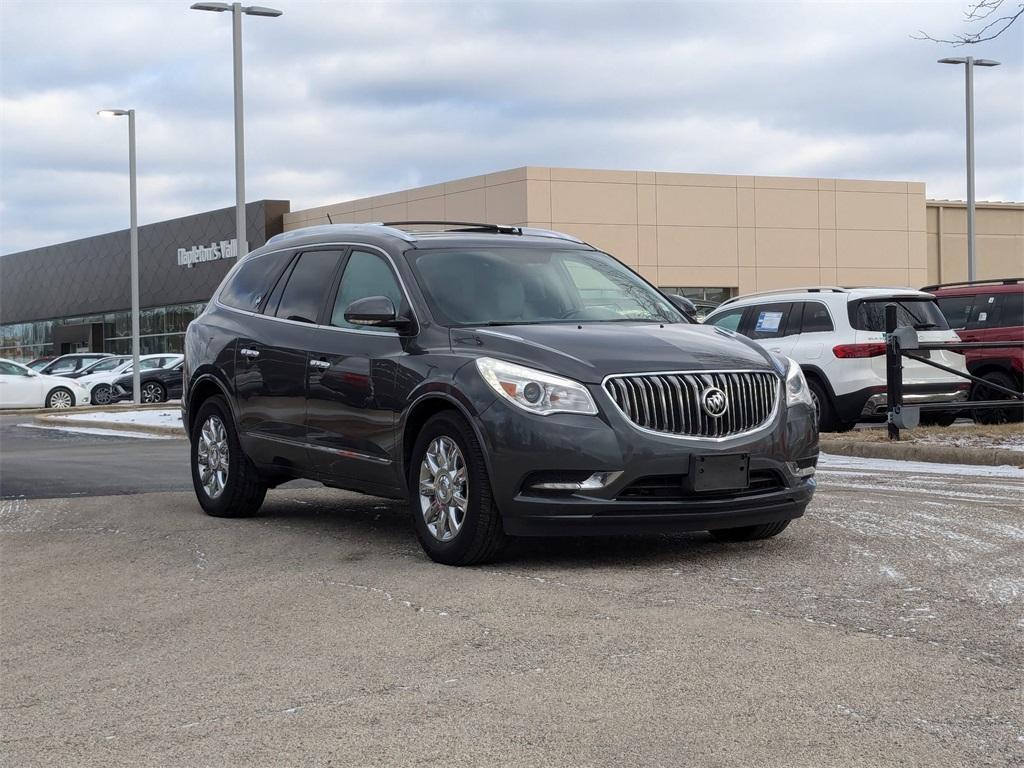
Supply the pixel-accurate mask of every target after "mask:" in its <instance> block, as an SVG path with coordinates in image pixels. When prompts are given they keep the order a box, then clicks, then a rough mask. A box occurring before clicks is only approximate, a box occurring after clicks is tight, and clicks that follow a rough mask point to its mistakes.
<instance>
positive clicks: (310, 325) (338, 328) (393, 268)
mask: <svg viewBox="0 0 1024 768" xmlns="http://www.w3.org/2000/svg"><path fill="white" fill-rule="evenodd" d="M322 247H324V248H329V247H342V248H367V249H372V250H374V251H377V252H379V253H380V254H381V255H382V256H383V257H384V258H385V260H386V261H387V263H388V264H390V265H391V271H392V272H393V273H394V275H395V278H396V279H397V280H398V287H399V288H401V289H402V295H403V296H404V297H405V302H406V303H407V304H408V305H409V311H410V312H412V318H413V322H415V323H416V327H417V328H419V327H420V325H421V323H420V319H419V317H418V316H417V314H416V305H415V304H413V303H412V299H411V298H410V296H409V289H408V288H407V287H406V285H405V281H404V280H403V279H402V273H401V272H400V271H399V270H398V264H397V263H396V262H395V260H394V259H393V258H391V254H390V253H388V252H387V251H385V250H384V249H383V248H381V247H380V246H377V245H371V244H369V243H310V244H309V245H307V246H306V249H307V250H312V249H314V248H322ZM282 251H298V252H300V253H301V252H302V248H296V247H295V246H294V245H293V246H289V247H287V248H276V249H274V250H273V251H266V252H265V253H261V254H259V255H257V256H256V258H257V259H261V258H263V257H264V256H269V255H271V254H272V253H281V252H282ZM243 263H245V260H244V259H243V260H242V261H240V262H238V266H239V268H240V267H241V265H242V264H243ZM346 267H347V265H346ZM233 271H234V270H232V272H233ZM230 275H231V273H228V276H230ZM227 282H228V281H227V278H226V277H225V279H224V281H223V282H222V283H221V284H220V286H219V287H218V288H217V292H216V293H215V294H214V295H213V299H212V301H213V303H214V304H216V305H217V306H218V307H219V308H220V309H226V310H228V311H229V312H237V313H239V314H241V315H250V316H252V317H262V318H263V319H265V320H273V321H275V322H278V323H291V324H292V325H299V326H302V327H303V328H321V329H324V330H328V331H341V332H343V333H361V334H368V335H370V336H377V337H387V336H395V337H397V336H398V335H399V333H398V331H396V330H395V329H394V328H385V329H384V330H383V331H365V330H363V329H361V328H342V327H341V326H338V325H320V324H319V323H302V322H299V321H298V320H288V319H287V318H284V317H274V316H273V315H264V314H263V313H262V312H253V311H251V310H248V309H238V308H237V307H229V306H228V305H227V304H224V303H222V302H221V300H220V292H221V290H222V289H223V288H224V286H225V285H227ZM339 287H340V285H339Z"/></svg>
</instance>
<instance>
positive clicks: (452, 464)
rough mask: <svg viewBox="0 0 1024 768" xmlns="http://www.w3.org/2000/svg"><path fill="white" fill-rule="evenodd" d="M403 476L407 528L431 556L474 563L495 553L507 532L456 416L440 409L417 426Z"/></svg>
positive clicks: (473, 445) (467, 431)
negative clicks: (410, 526)
mask: <svg viewBox="0 0 1024 768" xmlns="http://www.w3.org/2000/svg"><path fill="white" fill-rule="evenodd" d="M428 453H429V454H430V456H429V457H428ZM407 481H408V483H409V509H410V512H411V514H412V519H413V527H414V529H415V530H416V536H417V538H418V539H419V540H420V545H421V546H422V547H423V550H424V551H425V552H426V553H427V555H428V556H429V557H430V559H431V560H433V561H435V562H437V563H443V564H444V565H474V564H476V563H484V562H487V561H489V560H493V559H494V558H495V557H497V556H498V554H499V553H500V552H501V550H502V549H503V547H504V546H505V543H506V541H507V537H506V536H505V531H504V529H503V528H502V525H501V514H500V513H499V512H498V508H497V506H496V505H495V503H494V498H493V497H492V495H491V483H490V479H489V478H488V476H487V465H486V464H485V463H484V454H483V450H482V449H481V448H480V443H479V442H478V441H477V439H476V435H475V434H474V433H473V430H472V429H471V428H470V426H469V424H467V423H466V420H465V419H463V418H462V416H460V415H459V414H457V413H454V412H451V411H445V412H442V413H439V414H437V415H436V416H433V417H431V418H430V419H429V420H428V421H427V423H426V424H424V425H423V429H421V430H420V433H419V435H418V436H417V437H416V443H415V445H414V446H413V450H412V455H411V458H410V461H409V467H408V477H407ZM463 507H464V509H463Z"/></svg>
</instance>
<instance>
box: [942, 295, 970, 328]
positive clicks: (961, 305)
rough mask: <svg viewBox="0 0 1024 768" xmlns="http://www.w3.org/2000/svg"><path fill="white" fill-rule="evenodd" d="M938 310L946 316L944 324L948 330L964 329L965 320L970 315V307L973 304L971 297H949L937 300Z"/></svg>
mask: <svg viewBox="0 0 1024 768" xmlns="http://www.w3.org/2000/svg"><path fill="white" fill-rule="evenodd" d="M938 302H939V309H941V310H942V314H943V315H945V316H946V322H947V323H949V327H950V328H965V327H966V326H967V318H968V317H969V316H970V314H971V306H972V305H973V304H974V297H973V296H950V297H949V298H945V299H944V298H939V299H938Z"/></svg>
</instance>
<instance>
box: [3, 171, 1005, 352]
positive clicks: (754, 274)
mask: <svg viewBox="0 0 1024 768" xmlns="http://www.w3.org/2000/svg"><path fill="white" fill-rule="evenodd" d="M410 220H413V221H421V220H443V221H469V222H488V223H501V224H518V225H525V226H533V227H542V228H546V229H556V230H560V231H563V232H568V233H571V234H573V235H576V236H578V237H580V238H582V239H583V240H586V241H587V242H589V243H591V244H593V245H595V246H596V247H599V248H601V249H603V250H605V251H607V252H609V253H611V254H612V255H614V256H616V257H617V258H619V259H620V260H621V261H623V262H624V263H625V264H627V265H629V266H630V267H632V268H633V269H635V270H637V271H638V272H640V273H641V274H642V275H643V276H644V277H646V278H647V279H648V280H650V281H651V282H652V283H654V284H655V285H658V286H659V287H661V288H663V289H666V290H668V291H673V292H678V293H683V294H686V295H689V296H691V297H694V298H703V299H709V300H713V301H720V300H722V299H724V298H726V297H728V296H734V295H737V294H743V293H750V292H752V291H763V290H771V289H776V288H786V287H796V286H809V285H840V286H851V287H852V286H864V285H885V286H906V287H920V286H922V285H925V284H929V283H936V282H950V281H955V280H963V279H965V278H966V274H967V255H966V254H967V245H966V244H967V235H966V231H967V227H966V209H965V205H964V203H962V202H957V201H945V200H928V199H927V198H926V191H925V185H924V184H923V183H921V182H915V181H858V180H848V179H818V178H793V177H769V176H727V175H708V174H690V173H662V172H655V171H600V170H585V169H570V168H546V167H532V166H531V167H523V168H516V169H513V170H508V171H501V172H498V173H490V174H485V175H481V176H474V177H471V178H466V179H459V180H456V181H449V182H444V183H440V184H434V185H430V186H426V187H419V188H415V189H407V190H402V191H398V192H392V193H389V194H384V195H378V196H375V197H369V198H363V199H360V200H350V201H344V202H336V203H330V204H327V205H323V206H319V207H316V208H310V209H306V210H298V211H291V210H290V206H289V203H288V201H285V200H262V201H259V202H255V203H250V204H249V205H248V218H247V221H248V232H247V235H248V241H249V245H250V247H251V248H256V247H259V246H260V245H262V244H263V243H264V242H266V240H267V239H268V238H270V237H272V236H273V235H274V234H277V233H278V232H281V231H287V230H293V229H298V228H300V227H306V226H312V225H316V224H328V223H332V222H333V223H335V224H338V223H352V222H367V221H410ZM976 241H977V253H978V276H979V277H982V278H985V277H1011V276H1012V277H1018V276H1022V275H1024V204H1021V203H989V202H981V203H978V205H977V223H976ZM234 243H235V241H234V209H231V208H225V209H222V210H218V211H211V212H208V213H201V214H197V215H195V216H187V217H184V218H180V219H174V220H172V221H165V222H160V223H155V224H149V225H145V226H142V227H140V228H139V257H140V276H141V306H142V308H143V310H142V318H141V323H142V326H141V327H142V351H143V353H147V352H162V351H177V350H180V349H181V344H182V335H183V333H184V330H185V327H186V326H187V325H188V322H189V321H190V320H191V319H192V318H193V317H194V316H195V315H196V314H197V313H198V312H200V311H201V310H202V307H203V306H204V304H205V302H206V301H207V300H208V299H209V297H210V295H211V294H212V292H213V290H214V289H215V288H216V286H217V284H218V283H219V282H220V280H221V278H222V277H223V276H224V274H226V272H227V270H228V269H230V267H231V265H232V264H233V263H234V261H235V259H236V258H237V254H236V253H235V252H234V249H235V245H234ZM128 265H129V256H128V232H127V230H123V231H120V232H113V233H109V234H106V235H98V236H96V237H90V238H85V239H83V240H76V241H73V242H69V243H63V244H60V245H51V246H47V247H43V248H37V249H33V250H30V251H22V252H20V253H12V254H7V255H5V256H0V357H13V358H16V359H27V358H31V357H36V356H40V355H44V354H60V353H63V352H68V351H78V350H104V351H108V352H117V353H122V352H128V351H129V349H130V328H131V323H130V317H129V312H128V308H129V306H130V285H129V267H128Z"/></svg>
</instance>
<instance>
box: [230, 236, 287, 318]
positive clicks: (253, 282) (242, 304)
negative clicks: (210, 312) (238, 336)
mask: <svg viewBox="0 0 1024 768" xmlns="http://www.w3.org/2000/svg"><path fill="white" fill-rule="evenodd" d="M289 259H291V254H290V253H288V252H285V251H280V252H278V253H268V254H266V255H265V256H259V257H257V258H255V259H246V260H245V261H243V262H242V263H241V264H240V265H239V266H238V269H237V270H236V271H235V273H234V274H233V275H232V276H231V279H230V280H229V281H228V284H227V285H225V286H224V288H223V290H221V292H220V301H221V303H223V304H226V305H227V306H229V307H234V308H235V309H244V310H246V311H247V312H256V311H258V310H259V308H260V304H261V303H262V301H263V299H264V298H265V297H266V295H267V293H268V292H269V291H270V289H271V288H272V287H273V285H274V282H275V281H276V280H277V277H278V275H279V274H280V273H281V270H282V269H284V267H285V265H286V264H287V263H288V261H289Z"/></svg>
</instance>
